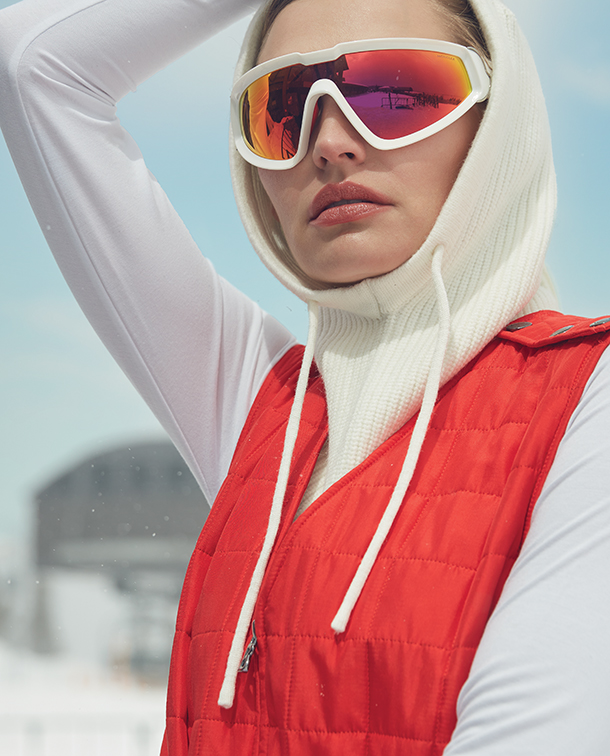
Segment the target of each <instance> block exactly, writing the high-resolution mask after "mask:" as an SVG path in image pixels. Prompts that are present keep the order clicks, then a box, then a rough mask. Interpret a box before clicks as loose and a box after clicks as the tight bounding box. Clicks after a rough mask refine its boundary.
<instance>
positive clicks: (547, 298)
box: [231, 0, 556, 499]
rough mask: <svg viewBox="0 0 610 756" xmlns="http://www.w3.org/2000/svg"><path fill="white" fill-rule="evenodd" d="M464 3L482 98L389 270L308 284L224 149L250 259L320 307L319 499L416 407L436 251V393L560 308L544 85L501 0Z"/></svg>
mask: <svg viewBox="0 0 610 756" xmlns="http://www.w3.org/2000/svg"><path fill="white" fill-rule="evenodd" d="M405 2H408V0H405ZM471 4H472V6H473V9H474V11H475V13H476V15H477V17H478V19H479V21H480V24H481V27H482V30H483V33H484V35H485V38H486V41H487V45H488V48H489V52H490V55H491V60H492V66H493V73H492V85H491V94H490V98H489V102H488V104H487V108H486V112H485V115H484V117H483V120H482V122H481V125H480V128H479V131H478V133H477V136H476V138H475V140H474V143H473V145H472V148H471V150H470V152H469V154H468V157H467V158H466V161H465V163H464V165H463V167H462V169H461V172H460V174H459V176H458V178H457V180H456V182H455V185H454V187H453V190H452V191H451V193H450V195H449V197H448V199H447V201H446V203H445V205H444V207H443V209H442V211H441V213H440V215H439V217H438V219H437V221H436V224H435V226H434V228H433V229H432V231H431V232H430V235H429V237H428V238H427V240H426V241H425V243H424V244H423V245H422V247H421V248H420V249H419V250H418V252H417V253H416V254H415V255H414V256H413V257H412V258H411V259H410V260H408V261H407V262H406V263H404V264H403V265H401V266H400V267H399V268H397V269H396V270H394V271H392V272H391V273H388V274H386V275H384V276H380V277H378V278H373V279H367V280H365V281H362V282H361V283H358V284H356V285H354V286H350V287H337V288H331V289H325V290H318V289H316V288H314V287H309V286H308V285H307V284H306V283H305V282H304V281H306V279H305V278H304V277H303V276H300V275H299V274H298V271H295V269H294V266H292V265H290V264H287V262H286V255H285V253H282V251H281V244H282V241H281V239H279V237H278V234H277V232H276V231H275V230H274V229H275V228H276V227H275V223H276V221H275V219H274V218H273V217H272V215H271V213H269V212H265V211H262V212H261V211H260V210H259V207H260V202H257V199H256V192H257V187H256V185H255V182H253V171H254V170H255V169H253V168H252V167H251V166H250V165H248V164H247V163H246V162H245V161H244V160H243V159H242V158H241V157H240V156H239V154H238V153H237V151H236V150H234V149H232V155H231V160H232V172H233V181H234V191H235V196H236V198H237V203H238V207H239V210H240V213H241V217H242V220H243V223H244V226H245V228H246V231H247V233H248V235H249V237H250V240H251V242H252V244H253V246H254V248H255V250H256V251H257V253H258V254H259V256H260V257H261V259H262V260H263V262H264V263H265V265H266V266H267V267H268V268H269V269H270V270H271V271H272V273H273V274H274V275H275V276H276V277H277V278H278V279H279V280H280V281H281V282H282V283H283V284H284V285H285V286H286V287H287V288H288V289H290V290H291V291H292V292H294V293H295V294H296V295H297V296H298V297H300V298H301V299H303V300H305V301H311V300H316V301H317V302H318V303H319V305H320V315H319V318H320V323H319V330H318V334H317V340H316V349H315V359H316V362H317V365H318V367H319V369H320V371H321V374H322V378H323V381H324V386H325V390H326V396H327V404H328V416H329V441H328V447H327V448H326V449H325V454H326V456H325V458H324V460H323V463H322V465H320V466H319V468H320V469H319V470H318V473H320V471H321V473H322V474H318V478H317V480H316V482H315V483H314V488H315V489H316V490H315V493H316V494H319V493H320V492H321V491H322V490H324V489H325V488H327V487H328V486H329V485H332V483H333V482H334V481H336V480H338V479H339V478H340V477H341V476H342V475H344V474H345V473H346V472H348V471H349V470H350V469H352V468H353V467H354V466H356V465H358V464H359V463H360V462H362V461H363V460H364V459H365V458H366V457H367V456H368V455H369V454H370V453H371V452H372V451H373V450H374V449H375V448H377V447H378V446H379V444H380V443H382V442H383V441H385V440H386V439H387V438H389V436H390V435H392V434H393V433H394V432H395V431H396V430H398V429H399V428H400V427H401V426H402V425H403V424H404V423H405V422H406V421H407V420H408V419H409V418H410V417H411V416H412V415H413V414H414V413H415V412H416V411H417V410H418V409H419V406H420V404H421V400H422V395H423V391H424V387H425V384H426V380H427V376H428V373H429V369H430V364H431V361H432V354H433V351H434V346H435V344H436V342H437V333H438V308H437V301H436V295H435V291H434V286H433V283H432V277H431V264H432V255H433V252H434V250H435V249H437V248H438V247H439V245H442V247H444V254H443V264H442V279H443V281H444V285H445V287H446V290H447V295H448V299H449V306H450V313H451V329H450V338H449V343H448V346H447V350H446V353H445V358H444V364H443V368H442V377H441V384H442V383H445V382H446V381H447V380H449V379H450V378H451V377H452V376H453V375H455V374H456V373H457V372H458V371H459V370H460V369H461V368H462V367H464V366H465V365H466V364H467V363H468V362H469V361H470V360H471V359H472V358H473V357H474V356H475V355H476V354H477V353H478V352H479V351H480V350H481V349H482V348H483V347H484V346H485V345H486V344H487V343H488V342H489V341H490V340H491V339H492V338H493V337H494V336H495V335H496V334H497V333H498V331H500V330H501V329H502V327H503V326H504V325H506V323H508V322H510V321H511V320H513V319H514V318H515V317H517V316H518V315H519V314H521V313H526V312H531V311H534V310H538V309H552V308H555V307H556V301H555V297H554V293H553V291H552V286H551V285H550V282H549V280H548V278H547V276H546V275H545V274H544V267H543V266H544V255H545V251H546V248H547V245H548V241H549V236H550V233H551V227H552V224H553V218H554V213H555V205H556V189H555V174H554V169H553V161H552V154H551V140H550V135H549V127H548V119H547V114H546V109H545V104H544V98H543V95H542V91H541V88H540V84H539V81H538V76H537V73H536V69H535V66H534V62H533V60H532V56H531V54H530V51H529V48H528V45H527V42H526V41H525V39H524V37H523V35H522V33H521V31H520V29H519V27H518V25H517V23H516V21H515V18H514V16H513V14H512V13H511V12H510V11H509V10H508V9H507V8H505V7H504V6H503V5H502V4H501V3H500V2H497V0H471ZM264 15H265V7H264V6H263V8H262V9H261V10H259V12H258V13H257V14H256V16H255V17H254V19H253V21H252V24H251V26H250V28H249V31H248V34H247V36H246V40H245V42H244V46H243V48H242V53H241V57H240V60H239V63H238V68H237V72H236V75H237V76H240V75H241V74H243V73H244V72H245V71H246V70H248V69H249V68H251V67H252V66H253V65H254V64H255V56H256V51H257V50H258V46H259V40H260V31H261V25H262V19H263V17H264ZM309 498H310V499H311V496H310V497H309Z"/></svg>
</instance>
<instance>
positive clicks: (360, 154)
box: [311, 95, 367, 168]
mask: <svg viewBox="0 0 610 756" xmlns="http://www.w3.org/2000/svg"><path fill="white" fill-rule="evenodd" d="M366 148H367V144H366V142H365V141H364V139H363V138H362V137H361V136H360V134H359V133H358V132H357V131H356V129H355V128H354V127H353V126H352V125H351V123H350V122H349V121H348V120H347V118H346V117H345V116H344V115H343V113H342V112H341V109H340V108H339V106H338V105H337V103H336V102H335V101H334V100H333V98H332V97H330V96H329V95H324V97H321V98H320V99H319V100H318V113H317V117H316V121H315V123H314V125H313V129H312V135H311V150H312V158H313V161H314V164H315V165H316V167H317V168H326V167H327V166H328V165H358V164H360V163H362V162H363V161H364V160H365V158H366Z"/></svg>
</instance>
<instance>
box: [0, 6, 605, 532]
mask: <svg viewBox="0 0 610 756" xmlns="http://www.w3.org/2000/svg"><path fill="white" fill-rule="evenodd" d="M10 4H11V3H9V2H6V0H0V8H2V7H5V6H6V5H10ZM507 4H508V5H509V7H511V8H512V9H513V10H514V11H515V13H516V14H517V17H518V19H519V20H520V22H521V25H522V27H523V29H524V31H525V32H526V34H527V36H528V38H529V40H530V44H531V46H532V49H533V52H534V56H535V58H536V61H537V63H538V68H539V72H540V76H541V79H542V83H543V87H544V90H545V94H546V98H547V105H548V108H549V115H550V119H551V127H552V131H553V144H554V152H555V162H556V168H557V174H558V182H559V207H558V216H557V223H556V227H555V231H554V235H553V239H552V242H551V247H550V250H549V258H548V259H549V265H550V268H551V270H552V272H553V274H554V277H555V280H556V283H557V286H558V288H559V292H560V296H561V300H562V307H563V310H564V311H565V312H570V313H575V314H583V315H590V316H598V315H603V314H609V313H610V287H609V286H608V282H609V281H610V258H609V255H608V253H607V251H608V247H609V244H608V236H609V225H610V223H609V216H610V206H609V200H610V186H609V178H608V177H609V174H610V146H609V142H610V140H609V138H608V134H609V132H610V45H609V44H608V39H607V30H608V28H610V4H609V3H608V0H582V1H581V2H580V3H578V4H574V3H573V2H568V1H567V0H509V2H508V3H507ZM244 28H245V25H244V23H243V22H242V23H240V24H237V25H235V26H233V27H231V28H230V29H228V30H226V31H225V32H224V33H223V34H222V35H219V36H218V37H216V38H214V39H212V40H210V41H209V42H208V43H206V44H205V45H203V46H202V47H201V48H199V49H198V50H195V51H194V52H193V53H191V54H190V55H188V56H187V57H186V58H184V59H182V60H181V61H178V62H177V63H175V64H174V65H173V66H171V67H170V68H168V69H167V70H166V71H163V72H161V73H160V74H158V75H157V76H155V77H154V78H153V79H151V80H150V81H149V82H146V84H144V85H143V86H142V87H140V89H139V90H138V91H137V92H136V93H135V94H134V95H131V96H130V97H128V98H127V99H126V100H125V101H124V103H122V105H121V108H120V110H119V114H120V116H121V119H122V121H123V123H124V124H125V126H126V127H127V128H128V129H129V130H130V131H131V133H132V134H133V135H134V136H135V138H136V140H137V141H138V143H139V145H140V147H141V149H142V151H143V153H144V155H145V157H146V159H147V162H148V164H149V167H150V168H151V170H152V171H153V173H154V174H155V175H156V176H157V178H158V179H159V181H160V183H161V184H162V186H163V187H164V188H165V190H166V192H167V193H168V195H169V197H170V198H171V200H172V202H173V203H174V205H175V206H176V207H177V209H178V211H179V212H180V214H181V215H182V217H183V219H184V221H185V222H186V225H187V226H188V228H189V229H190V231H191V233H192V234H193V236H194V238H195V239H196V241H197V242H198V243H199V245H200V247H201V248H202V249H204V250H205V251H206V254H208V255H209V257H210V258H211V259H212V260H213V262H214V264H215V265H216V267H217V269H218V271H219V272H220V273H221V274H223V275H225V276H226V277H227V278H229V280H231V281H232V282H233V283H234V284H235V285H236V286H238V287H240V288H242V289H243V290H244V291H246V292H247V293H248V294H249V295H250V296H251V297H253V298H254V299H255V300H256V301H258V302H259V303H260V304H261V305H262V306H263V307H264V308H265V309H267V310H268V311H270V312H271V313H272V314H274V315H275V316H276V317H278V318H279V319H280V320H281V321H283V322H284V323H285V324H286V325H287V326H288V327H289V328H291V329H292V330H293V331H294V332H295V333H296V334H297V335H298V336H299V337H300V338H304V337H305V310H304V306H303V305H302V304H301V303H300V302H299V301H298V300H296V299H295V298H293V297H292V296H291V295H290V294H288V293H287V292H285V291H284V290H283V288H282V287H281V286H280V285H279V284H278V283H277V282H275V280H274V279H273V278H272V277H271V276H270V274H269V273H268V272H267V271H266V270H265V269H264V268H263V266H262V265H261V264H260V263H259V262H258V260H257V258H256V256H255V254H254V253H253V252H252V250H251V248H250V246H249V243H248V241H247V239H246V237H245V234H244V233H243V231H242V230H241V225H240V221H239V218H238V215H237V211H236V210H235V207H234V203H233V199H232V194H231V186H230V177H229V173H228V167H227V162H228V158H227V154H228V152H227V130H228V125H227V121H228V118H227V116H228V108H227V104H228V92H229V90H230V84H231V76H232V68H233V62H234V60H235V58H236V56H237V52H238V49H239V44H240V40H241V37H242V35H243V31H244ZM204 95H205V101H204ZM219 113H220V114H221V117H220V118H218V114H219ZM0 262H1V266H2V273H1V275H0V349H1V355H2V357H1V365H2V367H1V369H0V388H1V391H2V397H3V401H2V423H1V426H0V427H1V437H0V501H1V502H2V505H1V506H0V538H1V537H2V536H3V535H7V536H13V535H20V534H22V533H24V532H25V530H26V528H27V524H28V517H29V514H28V513H29V508H28V505H29V502H30V500H31V496H32V493H33V492H34V491H35V490H36V489H37V488H38V487H40V486H42V485H44V484H45V483H46V482H47V481H48V480H49V479H51V478H52V477H54V476H55V475H56V474H58V473H59V472H60V471H61V470H62V469H64V468H65V467H67V466H70V465H71V464H73V463H75V462H77V461H79V460H81V459H82V458H83V457H86V456H89V455H90V454H93V453H96V452H97V451H100V450H103V449H106V448H109V447H112V446H115V445H117V444H120V443H124V442H125V443H127V442H129V441H136V440H140V439H145V438H149V437H151V436H159V435H160V434H161V431H160V429H159V426H158V425H157V423H156V421H155V420H154V418H152V416H151V415H150V413H149V412H148V410H147V408H146V407H145V405H144V404H143V402H142V401H141V400H140V399H139V397H138V396H137V395H136V394H135V392H134V390H133V389H132V388H131V386H130V384H129V383H128V381H127V380H126V379H125V378H124V376H123V375H122V373H121V372H120V371H119V370H118V368H117V367H116V366H115V365H114V363H113V362H112V360H111V359H110V358H109V357H108V356H107V355H106V353H105V351H104V349H103V348H102V347H101V345H100V344H99V343H98V341H97V337H96V336H95V334H93V332H92V331H91V328H90V327H89V325H88V323H87V322H86V320H85V319H84V317H83V316H82V315H81V314H80V311H79V310H78V308H77V306H76V305H75V304H74V302H73V301H72V298H71V295H70V293H69V291H68V289H67V286H66V285H65V284H64V282H63V280H62V279H61V276H60V275H59V273H58V272H57V270H56V268H55V265H54V263H53V260H52V258H51V255H50V253H49V252H48V250H47V249H46V245H45V243H44V240H43V238H42V234H41V233H40V231H39V230H38V227H37V225H36V223H35V220H34V217H33V214H32V212H31V210H30V209H29V206H28V204H27V201H26V199H25V195H24V193H23V190H22V189H21V187H20V184H19V182H18V179H17V176H16V173H15V171H14V169H13V167H12V164H11V163H10V159H9V156H8V153H7V150H6V148H5V147H4V144H3V143H0Z"/></svg>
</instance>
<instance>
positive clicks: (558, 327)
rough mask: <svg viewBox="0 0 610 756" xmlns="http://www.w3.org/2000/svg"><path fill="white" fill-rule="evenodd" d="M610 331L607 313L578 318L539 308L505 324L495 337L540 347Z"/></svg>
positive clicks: (609, 318) (609, 319)
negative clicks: (593, 316)
mask: <svg viewBox="0 0 610 756" xmlns="http://www.w3.org/2000/svg"><path fill="white" fill-rule="evenodd" d="M609 330H610V316H605V317H599V318H582V317H578V316H576V315H564V314H563V313H561V312H554V311H553V310H540V311H539V312H533V313H530V314H529V315H525V316H524V317H522V318H519V319H518V320H514V321H513V322H512V323H509V324H508V325H507V326H506V327H505V328H504V329H503V330H502V331H500V333H499V334H498V338H500V339H504V340H505V341H512V342H515V343H517V344H523V346H528V347H543V346H548V345H549V344H558V343H560V342H562V341H568V340H571V339H582V338H584V337H586V336H593V335H594V334H596V333H604V332H605V331H609Z"/></svg>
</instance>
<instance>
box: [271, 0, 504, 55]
mask: <svg viewBox="0 0 610 756" xmlns="http://www.w3.org/2000/svg"><path fill="white" fill-rule="evenodd" d="M293 2H294V0H272V2H270V3H269V5H268V6H267V13H266V15H265V18H264V20H263V26H262V30H261V38H260V44H259V49H258V51H260V48H261V47H262V46H263V43H264V41H265V39H266V38H267V35H268V34H269V31H270V29H271V27H272V26H273V22H274V21H275V19H276V18H277V17H278V16H279V14H280V13H281V12H282V11H283V10H284V8H286V6H288V5H290V4H291V3H293ZM430 2H431V3H432V4H433V5H434V6H435V7H436V8H437V10H438V11H439V13H440V14H441V16H442V17H443V19H444V20H445V23H446V24H447V29H448V31H449V32H450V33H451V35H452V36H453V38H454V40H455V41H456V42H457V43H458V44H460V45H464V47H473V48H474V49H475V50H476V51H477V52H478V53H479V55H480V56H481V57H482V58H483V60H485V61H486V63H488V64H490V56H489V50H488V49H487V43H486V42H485V36H484V35H483V31H482V29H481V26H480V24H479V20H478V18H477V17H476V14H475V12H474V10H473V9H472V6H471V5H470V3H469V2H468V0H430ZM258 51H257V57H258Z"/></svg>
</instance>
